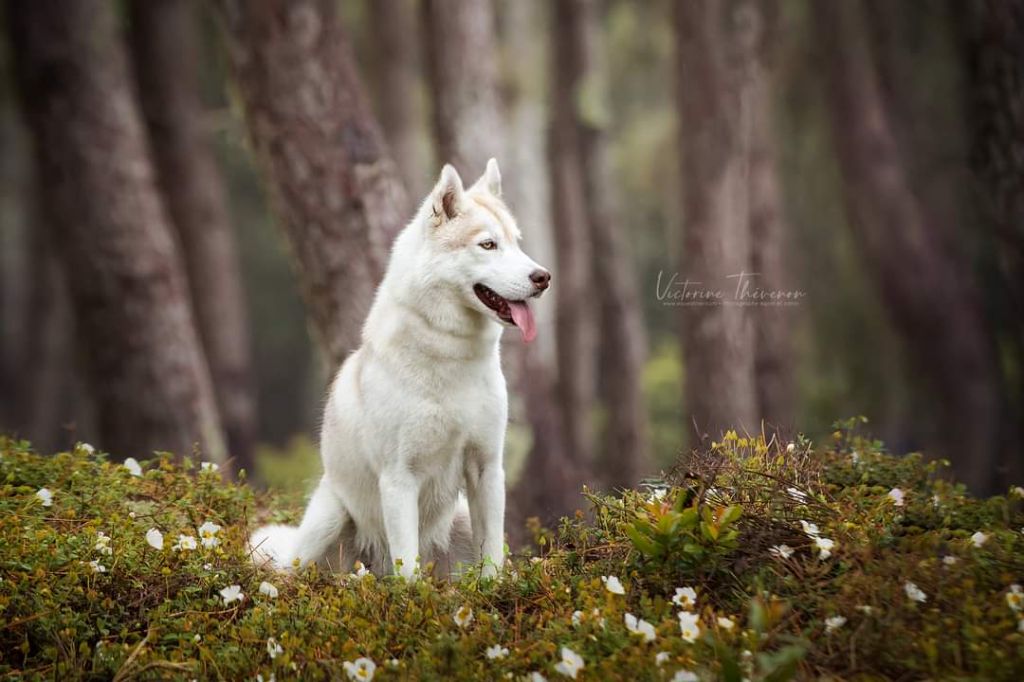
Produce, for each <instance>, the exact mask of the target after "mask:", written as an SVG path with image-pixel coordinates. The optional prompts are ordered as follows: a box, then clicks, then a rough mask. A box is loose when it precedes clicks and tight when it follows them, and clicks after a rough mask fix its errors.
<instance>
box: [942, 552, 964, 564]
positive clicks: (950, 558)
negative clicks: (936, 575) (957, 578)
mask: <svg viewBox="0 0 1024 682" xmlns="http://www.w3.org/2000/svg"><path fill="white" fill-rule="evenodd" d="M958 561H960V560H959V559H957V558H956V557H955V556H953V555H952V554H947V555H946V556H944V557H942V563H944V564H946V565H947V566H952V565H953V564H955V563H956V562H958Z"/></svg>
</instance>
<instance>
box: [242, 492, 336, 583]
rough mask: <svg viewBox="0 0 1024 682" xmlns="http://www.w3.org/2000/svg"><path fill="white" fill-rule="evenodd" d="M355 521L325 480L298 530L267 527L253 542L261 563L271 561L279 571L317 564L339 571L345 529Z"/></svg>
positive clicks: (251, 542) (310, 502)
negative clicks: (341, 541)
mask: <svg viewBox="0 0 1024 682" xmlns="http://www.w3.org/2000/svg"><path fill="white" fill-rule="evenodd" d="M350 521H351V519H350V517H349V513H348V511H347V510H346V509H345V507H344V505H342V503H341V500H340V499H338V496H337V495H335V494H334V491H332V490H331V487H330V483H329V482H328V481H327V478H326V477H324V478H323V479H321V480H320V484H319V485H318V486H317V488H316V490H315V491H314V492H313V496H312V497H311V498H310V499H309V505H308V506H307V507H306V513H305V514H304V515H303V517H302V523H301V524H300V525H299V527H298V528H295V527H292V526H264V527H263V528H260V529H259V530H257V531H256V532H255V533H253V534H252V537H251V538H250V540H249V544H250V546H251V547H252V550H253V559H254V560H255V561H256V562H257V563H261V560H269V561H270V562H271V563H272V564H275V565H276V567H277V568H291V567H292V566H294V565H295V563H296V561H297V562H298V565H299V566H300V567H301V566H306V565H307V564H310V563H312V562H314V561H315V562H317V563H319V564H320V565H322V566H326V567H328V568H333V569H337V568H338V562H339V549H340V544H339V543H340V538H341V534H342V530H343V529H344V528H345V526H346V524H349V523H350Z"/></svg>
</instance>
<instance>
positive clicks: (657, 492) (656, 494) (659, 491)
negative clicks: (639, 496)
mask: <svg viewBox="0 0 1024 682" xmlns="http://www.w3.org/2000/svg"><path fill="white" fill-rule="evenodd" d="M667 493H668V488H655V489H654V490H652V491H651V494H650V495H649V496H648V497H647V499H648V500H650V501H651V502H660V501H661V500H663V499H665V495H666V494H667Z"/></svg>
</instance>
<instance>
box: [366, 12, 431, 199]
mask: <svg viewBox="0 0 1024 682" xmlns="http://www.w3.org/2000/svg"><path fill="white" fill-rule="evenodd" d="M367 9H368V11H369V21H368V22H367V23H368V24H369V31H370V34H371V39H370V45H371V47H372V51H371V54H372V61H371V64H370V67H371V69H372V71H373V82H372V89H373V91H374V94H375V97H374V101H375V103H376V105H377V106H376V110H377V113H378V115H379V117H380V124H381V127H383V128H384V134H385V136H386V137H387V140H388V145H389V146H390V148H391V156H392V157H393V158H394V160H395V165H397V166H398V172H399V173H400V174H401V176H402V179H403V181H404V182H405V186H406V188H407V189H408V190H409V191H410V193H411V194H412V196H420V194H421V193H422V194H426V192H427V190H428V189H429V187H430V184H429V183H430V181H431V179H432V177H433V176H432V174H431V173H430V172H429V170H428V167H427V163H426V159H425V158H424V156H425V155H424V153H423V151H424V150H423V149H422V148H421V145H420V142H419V130H418V129H417V125H416V123H417V114H418V112H419V111H420V102H419V97H418V94H419V85H420V81H419V40H418V37H419V34H418V33H417V31H416V9H415V7H414V6H413V3H412V2H411V1H410V0H373V2H369V3H367ZM438 167H440V164H439V165H438Z"/></svg>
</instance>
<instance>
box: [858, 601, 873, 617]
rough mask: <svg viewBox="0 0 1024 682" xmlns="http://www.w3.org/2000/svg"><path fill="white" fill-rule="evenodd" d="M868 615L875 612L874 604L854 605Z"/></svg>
mask: <svg viewBox="0 0 1024 682" xmlns="http://www.w3.org/2000/svg"><path fill="white" fill-rule="evenodd" d="M854 608H856V609H857V610H858V611H860V612H861V613H863V614H864V615H866V616H870V615H872V614H873V613H874V612H875V607H874V606H868V605H867V604H861V605H860V606H856V607H854Z"/></svg>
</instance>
